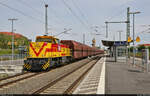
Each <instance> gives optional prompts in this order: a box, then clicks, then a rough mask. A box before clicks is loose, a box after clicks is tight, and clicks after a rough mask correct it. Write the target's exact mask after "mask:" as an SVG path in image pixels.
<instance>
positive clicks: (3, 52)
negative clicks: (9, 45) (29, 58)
mask: <svg viewBox="0 0 150 96" xmlns="http://www.w3.org/2000/svg"><path fill="white" fill-rule="evenodd" d="M11 53H12V50H11V49H1V50H0V55H4V54H11ZM14 53H15V54H19V51H18V50H17V49H15V51H14Z"/></svg>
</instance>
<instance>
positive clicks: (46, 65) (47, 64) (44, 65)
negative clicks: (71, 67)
mask: <svg viewBox="0 0 150 96" xmlns="http://www.w3.org/2000/svg"><path fill="white" fill-rule="evenodd" d="M49 65H50V64H49V61H48V62H47V63H46V64H43V65H42V67H43V69H46V68H48V67H49Z"/></svg>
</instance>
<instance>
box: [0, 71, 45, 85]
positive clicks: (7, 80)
mask: <svg viewBox="0 0 150 96" xmlns="http://www.w3.org/2000/svg"><path fill="white" fill-rule="evenodd" d="M42 73H44V72H39V73H30V72H25V73H21V74H17V75H14V76H10V77H7V78H3V79H1V80H0V88H3V87H8V86H9V85H12V84H14V83H17V82H19V81H21V80H25V79H28V78H31V77H34V76H36V75H39V74H42Z"/></svg>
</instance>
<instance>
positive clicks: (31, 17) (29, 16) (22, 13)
mask: <svg viewBox="0 0 150 96" xmlns="http://www.w3.org/2000/svg"><path fill="white" fill-rule="evenodd" d="M0 5H2V6H4V7H7V8H9V9H11V10H13V11H15V12H17V13H19V14H21V15H23V16H26V17H28V18H30V19H33V20H36V21H38V22H40V23H42V24H44V22H43V21H42V20H40V19H37V18H35V17H33V16H31V15H27V14H26V13H24V12H22V11H20V10H18V9H16V8H13V7H10V6H9V5H7V4H4V3H2V2H0ZM50 26H52V25H50Z"/></svg>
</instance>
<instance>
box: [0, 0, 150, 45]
mask: <svg viewBox="0 0 150 96" xmlns="http://www.w3.org/2000/svg"><path fill="white" fill-rule="evenodd" d="M45 3H46V4H48V6H49V7H48V25H49V34H50V35H51V32H52V35H56V34H59V33H60V32H63V31H64V28H66V29H69V28H71V29H72V30H71V31H69V32H68V33H69V34H61V35H59V36H57V37H58V38H60V39H64V40H76V41H79V42H83V34H85V41H86V44H88V45H90V44H91V43H92V42H91V41H92V39H93V38H96V45H97V46H99V45H101V40H119V33H118V31H119V30H122V31H123V32H122V33H121V37H122V38H121V40H125V39H126V24H109V36H108V38H105V37H106V32H105V23H104V22H105V21H125V20H126V15H127V14H126V13H127V7H130V11H131V12H135V11H140V12H141V13H140V14H137V15H135V32H136V36H140V38H141V42H140V43H149V42H150V33H146V32H149V31H145V30H147V29H148V28H150V26H148V25H150V23H149V22H150V19H149V18H150V17H149V16H150V12H149V10H150V6H149V5H150V0H0V11H1V14H0V21H1V23H0V31H10V30H11V22H10V21H8V19H9V18H17V19H18V20H17V21H15V22H14V28H15V29H16V31H15V32H16V33H20V34H23V35H25V36H26V37H28V38H30V39H32V40H35V37H36V36H37V35H43V34H45V25H44V22H45V21H44V20H45V18H44V14H45V7H44V4H45ZM130 19H131V36H132V34H133V33H132V15H131V16H130ZM95 26H97V27H95ZM94 30H97V33H96V31H94ZM143 31H145V32H143ZM142 32H143V33H142ZM94 34H101V35H94ZM136 44H139V43H136Z"/></svg>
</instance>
